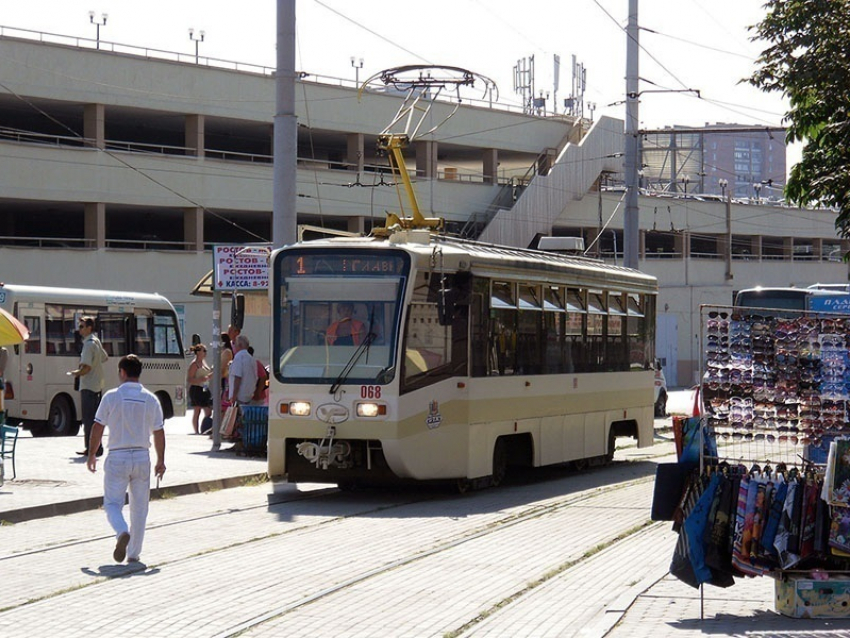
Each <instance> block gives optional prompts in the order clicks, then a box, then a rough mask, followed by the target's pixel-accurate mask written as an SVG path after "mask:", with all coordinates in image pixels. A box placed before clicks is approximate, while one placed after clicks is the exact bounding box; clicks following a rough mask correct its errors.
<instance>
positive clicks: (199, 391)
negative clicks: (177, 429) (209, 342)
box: [186, 344, 213, 434]
mask: <svg viewBox="0 0 850 638" xmlns="http://www.w3.org/2000/svg"><path fill="white" fill-rule="evenodd" d="M192 352H194V353H195V358H194V359H193V360H192V363H190V364H189V370H188V371H187V372H186V384H187V385H188V386H189V402H190V403H191V404H192V408H193V410H194V411H193V412H192V430H194V434H200V433H201V432H200V430H199V429H198V421H199V419H200V418H201V410H203V411H204V417H209V416H211V415H212V393H211V392H210V390H209V387H208V386H207V383H208V382H209V380H210V377H211V376H212V375H213V369H212V368H210V367H209V365H207V362H206V361H204V359H205V357H206V356H207V347H206V346H205V345H203V344H198V345H196V346H192Z"/></svg>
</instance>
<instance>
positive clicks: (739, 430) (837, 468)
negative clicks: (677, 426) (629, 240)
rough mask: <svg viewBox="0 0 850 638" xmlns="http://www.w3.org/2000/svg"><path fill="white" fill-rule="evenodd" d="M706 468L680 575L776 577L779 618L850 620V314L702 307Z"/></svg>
mask: <svg viewBox="0 0 850 638" xmlns="http://www.w3.org/2000/svg"><path fill="white" fill-rule="evenodd" d="M700 317H701V341H702V352H703V362H702V366H701V370H702V373H703V376H702V382H701V387H700V390H701V397H702V416H701V420H700V422H699V423H700V427H699V435H700V437H701V441H700V446H699V449H700V451H701V453H700V458H699V463H698V464H697V466H696V467H695V468H694V469H693V470H692V471H691V472H690V473H689V474H688V478H687V479H686V480H685V482H684V488H683V491H682V492H681V499H680V501H679V507H678V508H677V510H676V512H675V515H674V516H673V517H672V518H673V520H674V529H676V530H677V531H678V532H679V540H678V542H677V545H676V549H675V551H674V556H673V560H672V564H671V568H670V571H671V573H672V574H673V575H674V576H676V577H677V578H679V579H680V580H682V581H683V582H685V583H687V584H689V585H691V586H693V587H700V588H701V587H702V586H704V585H706V586H715V587H730V586H733V585H734V584H735V580H736V579H739V578H748V577H772V578H775V579H776V609H777V611H778V612H780V613H782V614H784V615H788V616H793V617H810V618H813V617H850V438H845V437H850V425H848V407H850V356H848V346H850V317H847V316H846V315H845V316H837V315H825V314H816V315H813V314H811V313H808V314H804V313H795V312H791V311H785V310H782V311H772V310H756V309H752V308H730V307H709V306H704V307H702V308H701V312H700Z"/></svg>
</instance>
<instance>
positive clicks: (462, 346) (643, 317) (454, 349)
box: [268, 229, 658, 490]
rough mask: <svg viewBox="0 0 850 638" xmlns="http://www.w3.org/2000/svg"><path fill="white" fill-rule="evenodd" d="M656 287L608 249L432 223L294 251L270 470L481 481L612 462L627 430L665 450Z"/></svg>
mask: <svg viewBox="0 0 850 638" xmlns="http://www.w3.org/2000/svg"><path fill="white" fill-rule="evenodd" d="M657 292H658V286H657V282H656V279H655V278H654V277H652V276H650V275H646V274H643V273H641V272H639V271H636V270H632V269H628V268H624V267H618V266H613V265H607V264H605V263H604V262H602V261H599V260H595V259H590V258H584V257H578V256H565V255H561V254H555V253H551V252H544V251H539V250H532V249H519V248H509V247H502V246H495V245H490V244H482V243H477V242H472V241H466V240H461V239H457V238H451V237H447V236H443V235H436V234H433V233H431V232H429V231H428V230H423V229H402V230H396V231H395V232H394V233H393V234H391V235H390V236H389V237H374V236H373V237H356V238H344V237H337V238H325V239H317V240H312V241H304V242H298V243H295V244H292V245H291V246H288V247H284V248H281V249H278V250H277V251H275V252H274V253H273V254H272V257H271V261H270V290H269V295H270V301H271V307H272V333H273V334H272V357H271V358H272V364H271V375H270V377H271V378H270V398H269V424H268V427H269V431H268V468H269V474H270V476H272V477H281V476H284V475H285V476H286V477H287V478H288V480H289V481H290V482H298V481H310V482H321V483H336V484H337V485H339V486H340V487H341V488H342V489H347V488H351V487H355V486H358V485H382V484H392V483H396V482H407V481H442V482H446V481H447V482H449V483H455V484H456V485H457V486H458V488H459V489H461V490H464V489H468V488H470V487H472V488H477V487H484V486H487V485H498V484H499V483H501V481H502V480H503V478H504V476H505V473H506V471H507V469H508V467H509V466H526V467H537V466H546V465H556V464H565V463H573V464H574V465H576V466H578V467H582V466H584V465H587V464H603V463H606V462H610V461H611V460H612V458H613V454H614V445H615V439H616V437H621V436H627V437H633V438H634V439H636V441H637V445H638V446H639V447H645V446H649V445H651V444H652V442H653V411H654V406H653V403H654V380H655V372H654V369H653V362H654V339H655V312H656V299H657ZM340 306H347V307H346V308H344V309H343V312H342V313H340V312H338V310H339V307H340ZM344 315H350V316H349V317H348V318H347V319H346V318H345V316H344ZM341 317H342V319H341ZM339 320H343V321H344V320H348V321H350V322H351V325H350V326H349V327H348V328H343V329H338V328H334V329H333V330H332V331H330V332H331V334H329V330H328V328H329V326H331V325H332V324H333V323H334V321H339ZM341 334H345V335H346V337H347V338H346V339H344V340H343V339H340V338H339V336H340V335H341Z"/></svg>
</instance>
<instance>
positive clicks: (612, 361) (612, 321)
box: [605, 292, 629, 371]
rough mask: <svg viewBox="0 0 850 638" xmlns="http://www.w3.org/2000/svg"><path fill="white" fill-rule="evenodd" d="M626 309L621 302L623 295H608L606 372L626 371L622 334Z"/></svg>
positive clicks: (616, 293)
mask: <svg viewBox="0 0 850 638" xmlns="http://www.w3.org/2000/svg"><path fill="white" fill-rule="evenodd" d="M625 316H626V309H625V305H624V302H623V294H622V293H619V292H609V293H608V332H607V335H606V336H607V339H606V347H605V369H606V370H616V371H622V370H628V369H629V365H628V354H627V351H626V350H627V343H626V338H625V335H624V333H623V330H624V328H625V324H624V321H623V319H624V318H625Z"/></svg>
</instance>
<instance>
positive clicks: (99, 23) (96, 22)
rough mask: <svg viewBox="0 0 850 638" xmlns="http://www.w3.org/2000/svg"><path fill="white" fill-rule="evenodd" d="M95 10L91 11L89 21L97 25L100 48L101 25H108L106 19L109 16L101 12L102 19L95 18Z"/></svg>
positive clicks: (98, 45)
mask: <svg viewBox="0 0 850 638" xmlns="http://www.w3.org/2000/svg"><path fill="white" fill-rule="evenodd" d="M94 15H95V13H94V11H89V22H91V23H92V24H93V25H95V26H96V27H97V48H98V49H99V48H100V27H103V26H106V19H107V18H108V17H109V16H108V15H107V14H105V13H101V14H100V20H95V19H94Z"/></svg>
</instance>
